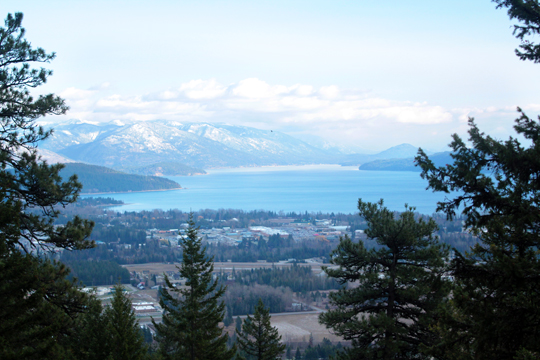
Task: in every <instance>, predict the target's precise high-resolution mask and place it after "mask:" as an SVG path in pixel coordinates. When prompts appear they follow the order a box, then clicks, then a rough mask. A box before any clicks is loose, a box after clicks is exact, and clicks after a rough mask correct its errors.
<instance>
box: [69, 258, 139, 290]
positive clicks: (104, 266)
mask: <svg viewBox="0 0 540 360" xmlns="http://www.w3.org/2000/svg"><path fill="white" fill-rule="evenodd" d="M65 264H66V265H67V266H68V267H69V268H70V269H71V273H70V275H69V278H77V279H78V280H79V281H81V282H82V283H83V284H84V285H85V286H100V285H111V284H114V283H117V282H118V281H120V282H121V283H122V284H129V277H130V276H129V271H127V270H126V269H125V268H123V267H121V266H120V265H118V263H116V262H114V261H108V260H104V261H87V260H80V261H71V262H65Z"/></svg>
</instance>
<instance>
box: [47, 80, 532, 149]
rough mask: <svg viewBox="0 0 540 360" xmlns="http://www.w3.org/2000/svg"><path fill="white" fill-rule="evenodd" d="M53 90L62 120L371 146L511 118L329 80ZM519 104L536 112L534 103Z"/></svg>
mask: <svg viewBox="0 0 540 360" xmlns="http://www.w3.org/2000/svg"><path fill="white" fill-rule="evenodd" d="M60 96H62V97H63V98H65V99H66V102H67V104H68V105H69V106H70V108H71V110H70V111H69V113H68V115H66V117H67V118H69V119H79V120H85V121H94V122H95V121H98V122H102V121H103V122H105V121H113V120H121V121H130V120H158V119H163V120H176V121H183V122H218V123H229V124H234V125H245V126H253V127H257V128H261V129H274V130H280V131H284V132H286V133H289V134H291V135H293V136H294V135H297V136H300V137H302V136H319V137H321V138H323V139H324V140H326V141H328V142H330V143H333V144H340V145H348V146H353V147H357V148H365V149H374V150H382V149H385V148H387V147H390V146H394V145H397V144H400V143H404V142H408V143H411V144H414V145H416V146H423V147H428V148H432V149H435V150H439V149H443V148H444V147H445V144H447V143H448V142H449V141H450V135H451V134H452V133H455V132H457V133H459V134H461V135H464V134H465V133H466V130H467V119H468V117H469V116H476V117H477V119H478V123H479V124H480V125H481V126H485V127H486V131H487V132H490V131H493V132H494V133H495V135H500V137H507V135H508V134H511V133H512V125H513V119H514V118H515V117H516V116H515V106H505V107H492V108H487V109H479V108H458V109H445V108H444V107H442V106H438V105H433V104H428V103H426V102H413V101H399V100H391V99H384V98H381V97H377V96H374V95H373V94H371V93H370V92H367V91H363V90H355V89H340V88H339V87H337V86H334V85H330V86H322V87H318V88H316V87H314V86H311V85H304V84H295V85H291V86H285V85H272V84H269V83H268V82H265V81H263V80H260V79H257V78H248V79H244V80H241V81H239V82H237V83H233V84H229V85H224V84H221V83H219V82H218V81H217V80H215V79H210V80H192V81H189V82H187V83H184V84H181V85H180V86H179V87H177V88H172V89H167V90H163V91H159V92H155V93H148V94H143V95H138V96H123V95H119V94H113V93H111V90H110V87H109V84H107V83H106V84H102V85H100V86H95V87H92V88H90V89H86V90H85V89H76V88H68V89H66V90H65V91H63V92H61V93H60ZM524 108H525V109H530V110H531V111H538V110H539V109H540V105H535V104H529V105H527V106H524ZM51 120H54V119H51Z"/></svg>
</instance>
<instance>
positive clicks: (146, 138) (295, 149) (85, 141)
mask: <svg viewBox="0 0 540 360" xmlns="http://www.w3.org/2000/svg"><path fill="white" fill-rule="evenodd" d="M53 128H54V130H55V131H54V134H53V136H51V137H50V138H49V139H47V140H45V141H44V142H43V143H42V144H40V147H42V148H44V149H47V150H50V151H54V152H56V153H58V154H60V155H62V156H66V157H68V158H70V159H73V160H77V161H81V162H86V163H92V164H97V165H102V166H109V167H113V168H127V167H135V166H145V165H152V164H155V163H158V162H170V161H174V162H179V163H183V164H186V165H189V166H192V167H196V168H211V167H237V166H260V165H276V164H279V165H288V164H311V163H328V162H331V156H329V155H328V154H327V153H326V152H325V151H324V150H320V149H317V148H315V147H313V146H311V145H308V144H306V143H304V142H302V141H300V140H298V139H295V138H293V137H292V136H289V135H286V134H283V133H280V132H277V131H266V130H259V129H254V128H248V127H242V126H232V125H212V124H207V123H197V124H182V123H178V122H172V121H146V122H145V121H140V122H133V123H130V124H126V125H121V124H114V123H106V124H97V125H95V124H87V123H77V122H72V123H67V124H58V125H53Z"/></svg>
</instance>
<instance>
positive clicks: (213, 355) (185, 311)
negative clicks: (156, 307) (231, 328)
mask: <svg viewBox="0 0 540 360" xmlns="http://www.w3.org/2000/svg"><path fill="white" fill-rule="evenodd" d="M188 224H189V227H188V229H187V232H186V234H187V235H186V236H185V237H184V238H183V240H182V244H181V246H182V251H183V254H182V260H183V261H182V264H181V265H180V267H178V270H179V272H180V276H181V277H183V278H184V279H186V288H185V289H177V288H175V287H173V286H172V284H171V282H170V280H169V278H168V277H167V276H165V283H166V287H164V288H162V289H161V299H160V305H161V307H162V308H163V309H164V314H163V319H162V323H161V324H158V323H156V322H155V321H154V320H152V322H153V323H154V326H155V327H156V331H157V339H158V341H159V342H160V353H161V355H162V356H163V357H164V358H165V359H190V360H213V359H215V360H221V359H222V360H227V359H232V358H233V357H234V355H235V353H236V349H235V348H232V349H227V345H226V344H227V338H228V336H227V334H223V331H222V329H221V327H220V326H219V323H220V322H221V321H222V320H223V317H224V312H225V304H224V303H223V302H222V301H221V297H222V296H223V294H224V293H225V287H224V286H218V283H217V281H213V280H212V272H213V270H214V264H213V262H212V259H211V258H208V257H207V256H206V249H205V248H204V247H203V246H202V242H201V239H200V238H199V236H198V229H197V228H196V227H195V222H194V221H193V214H190V217H189V221H188Z"/></svg>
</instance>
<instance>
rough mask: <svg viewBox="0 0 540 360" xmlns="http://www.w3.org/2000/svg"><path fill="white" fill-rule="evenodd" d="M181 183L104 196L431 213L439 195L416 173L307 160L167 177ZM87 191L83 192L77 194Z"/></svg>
mask: <svg viewBox="0 0 540 360" xmlns="http://www.w3.org/2000/svg"><path fill="white" fill-rule="evenodd" d="M168 178H170V179H172V180H175V181H176V182H178V183H179V184H180V185H181V186H182V187H183V189H181V190H169V191H154V192H140V193H118V194H107V195H100V196H110V197H112V198H114V199H118V200H123V201H124V202H125V203H126V205H123V206H120V207H115V208H114V209H117V210H119V211H140V210H153V209H163V210H169V209H180V210H182V211H190V210H194V211H195V210H199V209H242V210H260V209H263V210H272V211H281V210H282V211H284V212H291V211H295V212H305V211H308V212H312V211H313V212H318V211H321V212H335V213H337V212H342V213H354V212H356V211H357V210H356V206H357V202H358V199H359V198H362V199H363V200H365V201H378V200H379V199H381V198H383V199H384V203H385V205H386V206H387V207H388V208H390V209H392V210H403V209H404V204H405V203H408V204H409V205H411V206H415V207H416V209H417V211H418V212H420V213H423V214H432V213H433V212H434V211H435V208H436V205H437V201H440V200H443V199H444V197H445V195H444V194H441V193H433V192H432V191H431V190H426V186H427V181H425V180H423V179H422V178H420V174H419V173H415V172H403V171H360V170H358V167H356V166H345V167H342V166H339V165H309V166H275V167H259V168H239V169H238V168H236V169H215V170H209V171H208V175H204V176H186V177H184V176H178V177H174V176H171V177H168ZM83 197H87V196H83Z"/></svg>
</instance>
